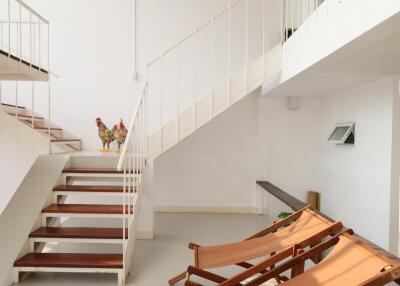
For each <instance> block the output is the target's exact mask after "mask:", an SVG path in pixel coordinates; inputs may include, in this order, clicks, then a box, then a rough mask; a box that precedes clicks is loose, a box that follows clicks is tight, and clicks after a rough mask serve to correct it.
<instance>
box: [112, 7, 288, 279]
mask: <svg viewBox="0 0 400 286" xmlns="http://www.w3.org/2000/svg"><path fill="white" fill-rule="evenodd" d="M272 2H275V3H278V4H279V5H278V7H279V8H278V9H279V10H278V11H273V13H276V12H277V13H278V16H277V17H276V18H277V20H278V24H277V33H276V34H277V36H276V37H275V39H274V40H271V38H272V37H271V35H270V33H269V32H268V29H267V26H268V24H269V22H268V18H267V15H268V14H267V12H268V11H269V10H268V9H269V8H270V6H271V5H272V4H271V3H272ZM283 9H284V7H283V5H282V4H281V3H280V2H279V1H278V2H277V1H275V0H237V1H235V2H234V3H232V4H230V5H229V6H227V7H226V8H225V9H223V10H221V11H220V12H219V13H217V14H216V15H214V16H213V17H211V18H210V19H209V20H208V21H206V22H205V23H203V24H202V25H200V26H198V27H197V28H196V29H195V30H194V31H193V32H192V33H190V34H188V35H186V36H185V37H184V38H182V39H181V40H179V41H177V42H176V43H175V44H174V45H172V46H171V47H170V48H168V49H166V50H165V51H163V52H162V53H161V54H160V55H159V56H157V57H156V58H155V59H154V60H152V61H150V62H149V63H148V64H147V70H146V79H145V81H144V84H143V88H142V89H141V91H140V94H139V99H138V103H137V106H136V107H135V109H134V112H133V116H132V119H131V121H130V125H129V128H128V135H127V138H126V142H125V145H124V147H123V149H122V152H121V155H120V159H119V162H118V166H117V168H118V169H119V170H123V171H124V194H125V195H124V199H123V200H124V201H123V205H124V209H125V210H127V212H126V213H125V216H124V219H123V225H124V227H125V226H126V224H127V228H128V229H127V233H128V235H127V238H126V239H124V244H123V245H124V246H123V251H124V252H123V253H124V262H126V263H124V269H125V272H126V271H128V270H129V262H130V261H131V254H132V247H133V246H132V245H133V241H134V239H135V234H134V232H135V218H136V217H137V215H138V212H139V211H138V209H137V208H138V205H140V203H138V202H136V201H135V200H134V199H132V198H133V197H135V196H132V192H136V194H137V195H138V196H139V197H140V194H141V192H142V191H143V190H142V183H143V171H144V167H145V166H146V162H147V160H148V158H149V157H152V158H154V154H152V155H149V149H150V145H152V147H154V145H155V144H154V140H152V141H151V140H150V139H149V138H150V137H151V138H157V139H156V140H157V144H156V145H158V146H159V147H158V149H159V152H158V153H157V154H161V153H162V152H163V151H165V150H166V149H167V147H166V143H167V142H166V141H168V140H170V139H171V133H173V134H174V136H172V137H174V142H178V141H180V140H181V139H182V138H184V137H185V136H187V132H186V131H185V130H186V129H187V128H188V126H189V128H191V132H194V131H195V130H197V129H198V128H200V127H201V126H202V125H203V124H204V122H205V121H204V114H205V113H207V116H208V119H212V118H214V117H216V116H217V115H218V114H220V113H221V112H222V111H223V110H225V109H226V108H228V107H229V106H231V105H232V104H234V103H235V102H237V101H238V100H240V99H241V98H243V97H244V96H245V95H247V94H248V93H249V92H251V91H253V90H254V89H256V88H257V87H259V86H260V85H261V84H262V82H263V81H264V79H265V77H266V67H268V64H269V63H268V61H267V57H266V53H267V52H269V51H270V50H271V48H272V47H275V46H277V45H279V46H280V45H281V43H282V42H283V40H284V39H283V33H282V30H283V22H284V17H283V16H284V10H283ZM204 102H205V103H204ZM221 102H222V104H221ZM205 106H206V107H205ZM188 113H189V114H190V115H189V116H187V114H188ZM171 122H173V124H171ZM171 126H173V128H171ZM185 128H186V129H185ZM172 129H173V130H172ZM171 130H172V131H171ZM168 133H169V134H168ZM157 134H158V135H157ZM150 141H151V142H152V143H150ZM132 187H133V189H132ZM133 206H134V210H133V211H132V210H131V207H133Z"/></svg>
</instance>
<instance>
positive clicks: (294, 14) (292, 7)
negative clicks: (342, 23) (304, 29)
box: [283, 0, 342, 41]
mask: <svg viewBox="0 0 400 286" xmlns="http://www.w3.org/2000/svg"><path fill="white" fill-rule="evenodd" d="M330 1H337V2H341V1H342V0H283V6H284V9H283V10H284V12H283V39H284V41H286V40H287V39H289V38H290V37H291V36H292V35H293V34H294V33H295V32H296V31H297V29H298V28H299V27H300V26H301V25H302V24H303V23H304V21H305V20H307V19H308V18H309V17H310V15H311V14H313V13H317V14H318V12H319V11H318V8H319V6H320V5H321V4H322V3H324V2H326V11H324V12H325V13H329V2H330ZM315 19H316V21H318V15H317V17H316V18H315Z"/></svg>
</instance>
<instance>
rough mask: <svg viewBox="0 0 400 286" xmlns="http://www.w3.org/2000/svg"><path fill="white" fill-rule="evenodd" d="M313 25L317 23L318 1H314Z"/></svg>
mask: <svg viewBox="0 0 400 286" xmlns="http://www.w3.org/2000/svg"><path fill="white" fill-rule="evenodd" d="M315 23H318V0H315Z"/></svg>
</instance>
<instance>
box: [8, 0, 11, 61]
mask: <svg viewBox="0 0 400 286" xmlns="http://www.w3.org/2000/svg"><path fill="white" fill-rule="evenodd" d="M8 57H9V58H11V0H8Z"/></svg>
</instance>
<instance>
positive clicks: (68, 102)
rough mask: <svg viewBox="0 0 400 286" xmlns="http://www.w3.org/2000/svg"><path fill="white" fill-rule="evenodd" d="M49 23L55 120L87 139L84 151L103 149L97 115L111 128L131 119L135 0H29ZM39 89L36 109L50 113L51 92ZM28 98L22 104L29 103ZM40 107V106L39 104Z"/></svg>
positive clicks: (134, 100) (53, 117)
mask: <svg viewBox="0 0 400 286" xmlns="http://www.w3.org/2000/svg"><path fill="white" fill-rule="evenodd" d="M27 3H28V4H29V5H31V6H32V7H34V9H35V10H37V11H38V12H39V13H41V14H42V15H43V16H44V17H46V18H47V19H49V21H50V23H51V24H50V26H51V27H50V31H51V38H50V39H51V40H50V42H51V43H50V45H51V58H50V65H51V69H52V70H53V71H54V72H55V73H57V74H58V75H60V79H54V80H53V81H52V120H53V121H54V122H55V123H57V124H58V125H60V126H61V127H62V128H64V129H66V130H68V131H70V132H71V133H73V134H74V135H76V136H77V137H79V138H81V139H82V140H83V148H84V149H98V148H99V147H100V144H99V139H98V136H97V128H96V125H95V119H96V117H101V118H103V119H104V121H105V123H106V124H107V125H108V126H111V127H112V125H113V124H116V123H117V122H118V121H119V119H120V118H121V117H123V118H124V119H125V120H129V119H130V116H131V113H132V109H133V104H134V103H135V102H136V95H135V94H133V93H132V80H131V79H130V75H131V63H132V58H131V54H132V53H131V52H132V37H131V35H132V14H133V12H132V11H133V9H132V1H131V0H119V1H107V0H86V1H78V0H59V1H52V0H28V1H27ZM44 88H45V87H43V88H38V90H37V95H38V97H37V98H38V99H37V100H38V101H42V99H43V98H44V100H43V103H41V102H38V103H37V106H36V108H37V109H38V111H39V112H40V113H42V114H43V113H44V114H43V115H44V116H46V117H47V91H46V90H43V89H44ZM27 96H29V97H28V98H27V99H25V100H24V99H20V100H21V101H20V102H21V103H26V104H29V102H30V95H29V93H28V95H27ZM39 105H40V106H39Z"/></svg>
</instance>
